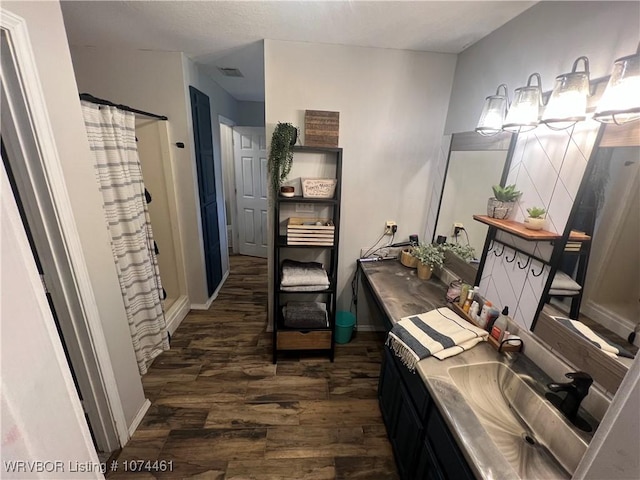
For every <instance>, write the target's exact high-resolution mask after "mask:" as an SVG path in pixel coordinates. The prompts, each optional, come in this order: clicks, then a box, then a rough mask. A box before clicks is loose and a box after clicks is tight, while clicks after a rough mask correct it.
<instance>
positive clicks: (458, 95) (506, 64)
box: [446, 1, 640, 133]
mask: <svg viewBox="0 0 640 480" xmlns="http://www.w3.org/2000/svg"><path fill="white" fill-rule="evenodd" d="M638 18H640V3H639V2H606V1H604V2H602V1H601V2H540V3H538V4H537V5H534V6H533V7H531V8H530V9H528V10H526V11H525V12H524V13H522V14H521V15H519V16H517V17H516V18H514V19H513V20H512V21H510V22H509V23H507V24H505V25H503V26H502V27H500V28H499V29H497V30H495V31H494V32H493V33H491V34H490V35H488V36H487V37H485V38H483V39H482V40H480V41H479V42H477V43H475V44H474V45H472V46H471V47H469V48H468V49H467V50H465V51H464V52H462V53H461V54H460V55H459V56H458V65H457V67H456V75H455V79H454V82H453V91H452V93H451V106H450V108H449V113H448V116H447V124H446V132H447V133H456V132H468V131H473V129H475V127H476V123H477V121H478V118H479V117H480V111H481V110H482V105H483V102H484V99H485V97H487V96H488V95H493V94H494V93H495V91H496V88H497V86H498V85H499V84H501V83H506V84H507V85H508V87H509V95H510V96H513V91H514V89H515V88H517V87H521V86H524V85H526V83H527V78H528V76H529V75H530V74H531V73H533V72H538V73H540V75H541V76H542V90H543V91H548V90H551V89H552V88H553V82H554V79H555V77H556V76H557V75H559V74H561V73H565V72H569V71H571V66H572V65H573V62H574V61H575V59H576V58H578V57H579V56H581V55H586V56H587V57H589V63H590V70H591V78H592V79H593V78H598V77H603V76H606V75H609V74H610V73H611V68H612V67H613V61H614V60H615V59H616V58H618V57H622V56H626V55H631V54H632V53H634V52H635V51H636V48H637V46H638V41H639V40H640V32H639V30H638Z"/></svg>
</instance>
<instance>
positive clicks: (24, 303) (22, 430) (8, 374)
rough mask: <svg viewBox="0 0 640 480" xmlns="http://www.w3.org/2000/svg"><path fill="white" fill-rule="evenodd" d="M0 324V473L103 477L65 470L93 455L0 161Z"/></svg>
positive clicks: (88, 460)
mask: <svg viewBox="0 0 640 480" xmlns="http://www.w3.org/2000/svg"><path fill="white" fill-rule="evenodd" d="M0 170H1V176H0V177H1V178H0V182H1V185H0V196H1V201H0V205H1V206H2V210H1V211H0V217H1V218H2V228H1V229H0V233H1V235H2V237H1V239H0V259H1V261H2V263H1V265H2V266H1V269H0V271H1V275H0V298H1V299H2V301H1V302H0V328H1V329H2V336H1V337H0V338H1V342H2V345H1V348H0V352H1V354H2V355H1V359H0V365H1V367H2V375H1V378H2V407H1V411H2V420H1V422H0V424H1V425H2V448H1V449H0V452H1V453H2V455H1V456H2V466H0V477H3V478H102V475H101V474H100V473H99V472H98V473H93V474H86V473H85V474H83V475H71V474H69V473H68V471H69V464H70V463H72V464H75V462H76V461H77V462H81V463H90V464H96V463H97V462H98V458H97V456H96V452H95V449H94V447H93V444H92V442H91V436H90V433H89V429H88V428H87V424H86V422H85V419H84V414H83V412H82V406H81V405H80V399H79V398H78V395H77V393H76V391H75V386H74V384H73V379H72V378H71V372H70V371H69V367H68V365H67V363H66V359H65V356H64V351H63V349H62V344H61V343H60V341H59V340H58V336H57V332H56V326H55V323H54V320H53V318H52V316H51V311H50V310H49V305H48V304H47V299H46V297H45V295H44V291H43V289H42V284H41V283H40V278H39V276H38V271H37V269H36V264H35V262H34V260H33V256H32V254H31V250H30V247H29V243H28V240H27V236H26V234H25V232H24V228H23V226H22V222H21V219H20V214H19V213H18V208H17V206H16V204H15V201H14V199H13V194H12V191H11V186H10V185H9V181H8V178H7V175H6V173H5V170H4V168H0ZM20 460H21V461H25V462H26V461H46V460H58V461H60V462H62V463H61V465H62V468H61V467H60V466H55V465H50V468H52V469H53V471H52V472H50V473H48V474H47V473H46V472H45V473H40V474H35V473H27V474H21V475H20V474H15V473H12V471H11V470H10V469H9V468H7V464H6V462H9V461H20Z"/></svg>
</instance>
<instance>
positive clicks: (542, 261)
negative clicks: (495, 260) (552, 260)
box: [487, 239, 549, 277]
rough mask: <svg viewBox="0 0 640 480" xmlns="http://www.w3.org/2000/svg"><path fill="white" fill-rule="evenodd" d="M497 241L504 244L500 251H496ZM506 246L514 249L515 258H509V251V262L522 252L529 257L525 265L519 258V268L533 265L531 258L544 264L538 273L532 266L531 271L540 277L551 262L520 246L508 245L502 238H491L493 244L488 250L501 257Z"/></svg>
mask: <svg viewBox="0 0 640 480" xmlns="http://www.w3.org/2000/svg"><path fill="white" fill-rule="evenodd" d="M495 243H499V244H500V245H502V249H501V250H500V253H496V247H495ZM505 248H507V249H510V250H513V258H511V259H509V258H508V256H509V254H508V253H507V256H506V257H505V261H506V262H507V263H513V262H514V261H515V260H516V258H517V257H518V254H522V255H524V256H525V257H527V263H525V264H524V265H523V264H522V262H521V261H520V260H518V268H519V269H520V270H526V268H527V267H528V266H529V265H531V259H533V260H536V261H538V262H540V264H541V265H542V268H541V269H540V271H539V272H538V273H536V272H535V271H534V269H533V266H532V267H531V273H532V274H533V276H534V277H539V276H540V275H542V273H543V272H544V266H545V265H548V264H549V262H547V261H546V260H542V259H541V258H539V257H536V256H535V255H532V254H530V253H528V252H525V251H524V250H521V249H519V248H518V247H513V246H511V245H507V244H505V243H503V242H501V241H500V240H496V239H493V240H491V245H490V246H489V250H488V252H493V254H494V255H495V256H496V257H501V256H502V255H504V249H505ZM488 252H487V253H488Z"/></svg>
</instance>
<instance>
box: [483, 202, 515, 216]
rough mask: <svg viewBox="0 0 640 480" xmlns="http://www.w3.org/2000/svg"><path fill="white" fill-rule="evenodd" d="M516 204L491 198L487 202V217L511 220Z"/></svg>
mask: <svg viewBox="0 0 640 480" xmlns="http://www.w3.org/2000/svg"><path fill="white" fill-rule="evenodd" d="M515 204H516V202H501V201H500V200H496V199H495V198H494V197H491V198H490V199H489V201H488V202H487V215H488V216H489V217H491V218H497V219H498V220H504V219H506V218H509V216H510V215H511V212H512V211H513V207H514V206H515Z"/></svg>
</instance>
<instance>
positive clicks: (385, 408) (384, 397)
mask: <svg viewBox="0 0 640 480" xmlns="http://www.w3.org/2000/svg"><path fill="white" fill-rule="evenodd" d="M378 382H379V383H378V401H379V402H380V413H382V419H383V420H384V424H385V426H386V427H387V434H388V435H389V438H391V437H392V436H393V433H394V430H395V423H396V416H397V415H396V414H397V412H398V397H399V396H400V388H399V383H400V378H399V376H398V372H397V371H396V367H395V365H394V363H393V359H392V358H391V357H390V356H389V351H388V350H385V356H384V358H383V361H382V367H381V370H380V379H379V381H378Z"/></svg>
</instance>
